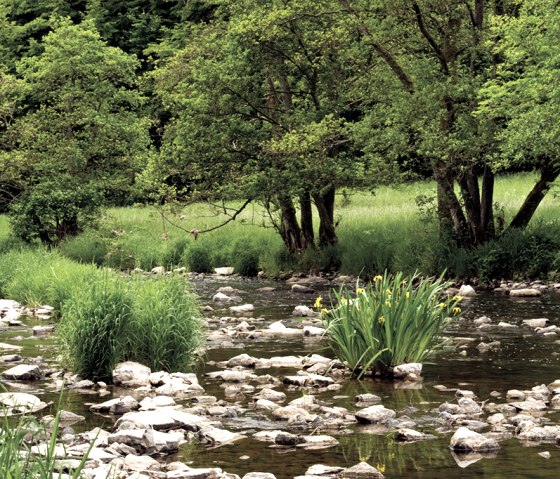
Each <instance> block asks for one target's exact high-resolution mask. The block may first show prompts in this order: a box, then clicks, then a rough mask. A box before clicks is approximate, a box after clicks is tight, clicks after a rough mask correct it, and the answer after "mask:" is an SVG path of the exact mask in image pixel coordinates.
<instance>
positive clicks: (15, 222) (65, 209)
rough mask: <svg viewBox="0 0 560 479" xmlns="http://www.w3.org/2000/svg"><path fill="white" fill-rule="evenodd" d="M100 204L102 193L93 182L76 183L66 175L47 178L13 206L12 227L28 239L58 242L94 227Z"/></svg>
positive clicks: (11, 209)
mask: <svg viewBox="0 0 560 479" xmlns="http://www.w3.org/2000/svg"><path fill="white" fill-rule="evenodd" d="M100 205H101V198H100V195H99V193H98V191H97V190H96V188H95V187H94V186H93V185H92V184H89V185H87V184H86V185H76V182H75V180H74V179H71V178H70V177H65V176H61V177H57V178H55V179H54V180H45V181H42V182H41V183H40V184H37V185H34V186H33V187H32V188H31V189H29V190H27V191H26V192H25V193H24V194H23V195H22V196H21V198H19V199H18V201H17V202H15V203H13V204H12V205H11V208H10V217H11V222H12V229H13V232H14V234H15V235H17V236H18V237H20V238H21V239H23V240H24V241H27V242H33V241H34V240H40V241H41V242H42V243H44V244H48V245H52V244H58V243H59V242H60V241H62V240H63V239H64V238H66V237H69V236H76V235H77V234H78V233H80V232H81V231H82V230H83V229H84V228H85V227H87V226H92V225H93V224H94V222H95V220H96V219H97V217H98V216H99V207H100Z"/></svg>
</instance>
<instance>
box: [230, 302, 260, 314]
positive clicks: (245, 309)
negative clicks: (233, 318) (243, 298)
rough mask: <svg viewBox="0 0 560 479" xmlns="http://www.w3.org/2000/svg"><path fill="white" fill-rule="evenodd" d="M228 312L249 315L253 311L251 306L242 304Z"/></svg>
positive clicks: (232, 307)
mask: <svg viewBox="0 0 560 479" xmlns="http://www.w3.org/2000/svg"><path fill="white" fill-rule="evenodd" d="M229 310H230V311H231V312H232V313H250V312H252V311H254V310H255V307H254V306H253V305H252V304H242V305H240V306H231V307H230V308H229Z"/></svg>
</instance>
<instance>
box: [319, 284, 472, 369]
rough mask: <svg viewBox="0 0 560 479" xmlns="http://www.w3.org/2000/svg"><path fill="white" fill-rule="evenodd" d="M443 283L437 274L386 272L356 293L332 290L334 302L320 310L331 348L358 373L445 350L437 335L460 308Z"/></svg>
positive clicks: (384, 367)
mask: <svg viewBox="0 0 560 479" xmlns="http://www.w3.org/2000/svg"><path fill="white" fill-rule="evenodd" d="M415 283H416V284H415ZM447 287H448V283H445V282H443V281H442V279H441V278H439V279H427V280H421V279H419V278H418V276H417V275H414V276H412V277H411V278H405V277H403V275H402V273H397V274H396V275H395V277H394V278H391V277H389V275H388V274H387V273H385V276H383V277H381V276H376V277H375V278H374V282H373V283H371V284H369V285H368V286H367V287H366V288H365V289H361V288H358V289H357V290H356V295H355V296H352V295H351V294H350V292H349V291H348V290H347V289H345V288H342V289H341V290H340V292H338V293H335V298H336V301H337V304H336V305H334V306H333V307H332V308H331V309H330V310H327V309H324V310H322V318H323V321H324V323H325V327H326V330H327V336H328V339H329V342H330V345H331V347H332V349H333V351H334V352H335V354H336V355H337V356H338V358H339V359H340V360H341V361H342V362H344V363H345V364H346V365H347V366H348V367H349V368H351V369H352V371H353V372H354V374H356V375H357V376H358V377H361V376H362V375H363V374H365V373H366V372H367V371H368V370H372V371H373V372H377V371H379V372H381V373H383V374H387V373H390V371H391V369H392V368H393V367H394V366H397V365H399V364H403V363H407V362H422V361H424V360H425V359H427V358H429V357H431V356H433V355H434V354H436V353H439V352H441V351H444V350H446V347H447V341H445V340H442V339H440V336H441V333H442V331H443V330H444V329H445V327H447V326H448V325H449V324H450V323H451V322H452V321H454V320H455V319H457V317H458V316H459V315H460V312H461V310H460V309H459V308H458V307H457V303H458V302H459V301H460V297H458V296H455V297H453V298H448V297H446V296H445V294H444V291H445V289H446V288H447ZM319 305H320V300H318V302H317V306H319Z"/></svg>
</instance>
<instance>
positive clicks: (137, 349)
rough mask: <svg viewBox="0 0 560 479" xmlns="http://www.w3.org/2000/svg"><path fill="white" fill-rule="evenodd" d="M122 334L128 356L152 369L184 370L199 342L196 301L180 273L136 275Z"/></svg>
mask: <svg viewBox="0 0 560 479" xmlns="http://www.w3.org/2000/svg"><path fill="white" fill-rule="evenodd" d="M131 292H132V293H133V294H132V296H133V298H132V303H133V306H132V316H131V318H130V323H129V326H128V331H127V334H126V338H127V345H126V348H125V349H126V351H127V356H128V358H129V359H131V360H133V361H138V362H140V363H142V364H145V365H146V366H149V367H150V368H151V369H152V371H160V370H164V371H169V372H172V371H186V370H187V369H188V368H189V367H190V366H192V364H193V361H194V357H195V356H194V352H195V350H196V349H197V348H198V347H199V346H200V344H201V324H200V322H199V319H198V305H197V303H196V301H195V299H194V296H193V295H192V294H187V293H186V292H185V282H184V280H183V279H181V278H180V277H168V278H156V279H147V280H145V279H137V280H135V281H133V282H132V284H131Z"/></svg>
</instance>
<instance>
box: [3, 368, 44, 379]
mask: <svg viewBox="0 0 560 479" xmlns="http://www.w3.org/2000/svg"><path fill="white" fill-rule="evenodd" d="M42 375H43V374H42V373H41V370H40V369H39V366H37V365H35V364H18V365H17V366H14V367H13V368H10V369H8V370H6V371H4V372H3V373H2V376H3V377H4V378H6V379H15V380H17V381H35V380H37V379H41V377H42Z"/></svg>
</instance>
